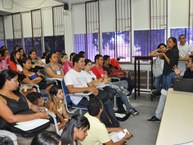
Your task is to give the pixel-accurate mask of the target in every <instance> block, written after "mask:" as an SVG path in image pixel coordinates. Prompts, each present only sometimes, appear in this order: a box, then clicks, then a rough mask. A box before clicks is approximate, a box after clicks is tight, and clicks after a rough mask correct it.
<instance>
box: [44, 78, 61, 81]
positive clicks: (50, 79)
mask: <svg viewBox="0 0 193 145" xmlns="http://www.w3.org/2000/svg"><path fill="white" fill-rule="evenodd" d="M46 80H47V81H51V82H53V81H62V80H63V79H62V78H46Z"/></svg>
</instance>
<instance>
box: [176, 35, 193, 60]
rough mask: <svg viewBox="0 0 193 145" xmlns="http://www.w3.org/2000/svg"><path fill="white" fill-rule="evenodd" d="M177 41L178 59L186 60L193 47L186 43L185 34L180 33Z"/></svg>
mask: <svg viewBox="0 0 193 145" xmlns="http://www.w3.org/2000/svg"><path fill="white" fill-rule="evenodd" d="M179 42H180V43H178V49H179V56H180V60H188V59H189V56H190V55H193V47H192V46H191V45H190V44H187V43H186V36H185V35H184V34H180V36H179Z"/></svg>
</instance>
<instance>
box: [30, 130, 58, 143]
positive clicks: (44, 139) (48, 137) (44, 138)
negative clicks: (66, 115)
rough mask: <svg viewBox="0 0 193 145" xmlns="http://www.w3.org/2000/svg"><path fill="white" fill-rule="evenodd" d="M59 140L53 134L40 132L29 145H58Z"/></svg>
mask: <svg viewBox="0 0 193 145" xmlns="http://www.w3.org/2000/svg"><path fill="white" fill-rule="evenodd" d="M60 139H61V138H60V136H59V135H57V134H56V133H55V132H51V131H46V132H41V133H39V134H38V135H37V136H35V137H34V138H33V140H32V142H31V145H59V143H60Z"/></svg>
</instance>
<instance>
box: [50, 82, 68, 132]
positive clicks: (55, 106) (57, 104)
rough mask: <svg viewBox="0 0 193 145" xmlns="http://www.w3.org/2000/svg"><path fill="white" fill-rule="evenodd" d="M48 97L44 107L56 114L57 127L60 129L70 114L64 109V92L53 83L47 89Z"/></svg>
mask: <svg viewBox="0 0 193 145" xmlns="http://www.w3.org/2000/svg"><path fill="white" fill-rule="evenodd" d="M49 97H50V98H49V100H48V102H47V103H46V107H47V108H48V109H49V110H50V111H52V112H54V113H55V114H56V116H57V117H58V119H59V120H60V124H59V125H58V127H59V129H62V128H63V127H64V125H65V124H66V122H67V121H66V120H69V119H70V116H69V114H68V113H67V111H66V106H65V105H64V97H65V96H64V93H63V91H62V89H61V88H60V87H58V86H57V85H53V86H51V88H50V90H49Z"/></svg>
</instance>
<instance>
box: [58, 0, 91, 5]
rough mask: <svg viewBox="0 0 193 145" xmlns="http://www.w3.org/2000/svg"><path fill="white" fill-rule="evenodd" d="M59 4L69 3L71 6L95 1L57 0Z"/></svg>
mask: <svg viewBox="0 0 193 145" xmlns="http://www.w3.org/2000/svg"><path fill="white" fill-rule="evenodd" d="M56 1H59V2H67V3H71V4H79V3H84V2H87V1H95V0H56Z"/></svg>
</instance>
